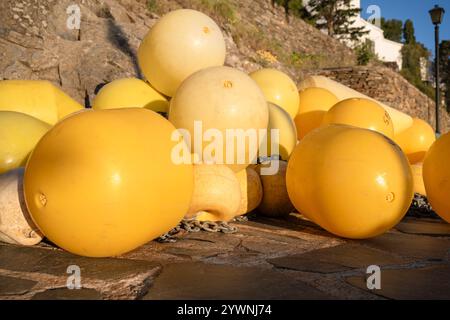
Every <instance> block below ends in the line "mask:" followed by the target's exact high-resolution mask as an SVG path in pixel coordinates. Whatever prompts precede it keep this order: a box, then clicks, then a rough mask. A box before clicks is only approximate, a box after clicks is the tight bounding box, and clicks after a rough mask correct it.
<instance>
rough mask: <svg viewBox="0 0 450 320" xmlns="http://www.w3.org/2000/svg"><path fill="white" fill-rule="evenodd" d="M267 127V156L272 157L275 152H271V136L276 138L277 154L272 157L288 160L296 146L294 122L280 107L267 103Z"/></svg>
mask: <svg viewBox="0 0 450 320" xmlns="http://www.w3.org/2000/svg"><path fill="white" fill-rule="evenodd" d="M268 105H269V126H268V132H267V137H268V138H267V155H268V156H272V153H274V152H275V151H274V150H272V141H273V143H274V144H275V141H274V140H273V139H272V136H273V135H274V134H275V132H273V131H271V130H277V131H276V134H277V135H274V136H276V137H278V143H277V144H278V152H277V153H275V154H273V155H279V156H280V157H281V159H283V160H288V159H289V156H290V154H291V153H292V150H294V148H295V146H296V145H297V129H296V128H295V123H294V120H292V118H291V117H290V116H289V114H288V113H287V112H286V111H285V110H284V109H283V108H281V107H279V106H277V105H275V104H273V103H271V102H269V103H268Z"/></svg>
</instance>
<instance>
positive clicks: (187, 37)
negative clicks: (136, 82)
mask: <svg viewBox="0 0 450 320" xmlns="http://www.w3.org/2000/svg"><path fill="white" fill-rule="evenodd" d="M225 51H226V48H225V40H224V38H223V35H222V31H221V30H220V28H219V26H218V25H217V24H216V23H215V22H214V21H213V20H212V19H211V18H210V17H208V16H207V15H205V14H203V13H201V12H199V11H195V10H190V9H180V10H175V11H172V12H169V13H168V14H166V15H165V16H163V17H162V18H161V19H159V20H158V22H157V23H156V24H155V25H154V26H153V27H152V29H151V30H150V31H149V33H148V34H147V35H146V36H145V38H144V40H143V42H142V44H141V46H140V47H139V51H138V59H139V65H140V66H141V69H142V72H143V73H144V75H145V77H146V78H147V80H148V81H149V82H150V83H151V84H152V86H154V87H155V88H156V89H157V90H158V91H159V92H162V93H163V94H165V95H167V96H170V97H172V96H173V95H174V94H175V91H176V90H177V88H178V86H179V85H180V84H181V82H182V81H183V80H185V79H186V78H187V77H189V76H190V75H191V74H193V73H194V72H196V71H199V70H201V69H204V68H208V67H214V66H222V65H223V64H224V62H225Z"/></svg>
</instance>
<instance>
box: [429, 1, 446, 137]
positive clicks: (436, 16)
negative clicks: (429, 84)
mask: <svg viewBox="0 0 450 320" xmlns="http://www.w3.org/2000/svg"><path fill="white" fill-rule="evenodd" d="M429 12H430V17H431V21H432V22H433V24H434V37H435V45H436V51H435V52H436V53H435V64H434V65H435V68H436V70H435V77H436V135H438V136H439V135H440V134H441V125H440V122H439V107H440V105H441V91H440V87H441V86H440V82H441V81H440V78H439V77H440V75H439V68H440V66H439V60H440V58H439V25H440V24H441V23H442V18H443V17H444V13H445V10H444V8H441V7H439V6H438V5H435V6H434V8H433V9H431V10H430V11H429Z"/></svg>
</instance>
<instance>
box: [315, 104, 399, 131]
mask: <svg viewBox="0 0 450 320" xmlns="http://www.w3.org/2000/svg"><path fill="white" fill-rule="evenodd" d="M330 123H334V124H346V125H351V126H355V127H360V128H365V129H370V130H373V131H377V132H379V133H382V134H384V135H385V136H386V137H388V138H390V139H393V138H394V126H393V124H392V120H391V117H390V116H389V113H387V111H386V110H384V109H383V107H381V106H380V105H379V104H378V103H376V102H375V101H372V100H369V99H364V98H351V99H347V100H343V101H341V102H339V103H337V104H336V105H334V106H333V107H332V108H331V109H330V110H329V111H328V112H327V113H326V114H325V116H324V118H323V124H324V125H326V124H330Z"/></svg>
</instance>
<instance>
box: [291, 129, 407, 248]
mask: <svg viewBox="0 0 450 320" xmlns="http://www.w3.org/2000/svg"><path fill="white" fill-rule="evenodd" d="M286 183H287V190H288V193H289V197H290V199H291V201H292V203H293V204H294V206H295V207H296V208H297V210H299V212H301V213H303V214H305V215H306V217H311V219H312V220H313V221H314V222H316V223H317V224H319V225H320V226H321V227H323V228H324V229H326V230H328V231H329V232H331V233H333V234H336V235H338V236H341V237H345V238H352V239H363V238H370V237H375V236H377V235H380V234H382V233H384V232H386V231H388V230H389V229H390V228H392V227H393V226H395V225H396V224H397V223H398V222H399V221H400V220H401V219H402V218H403V216H404V215H405V213H406V212H407V210H408V208H409V205H410V204H411V200H412V198H413V179H412V174H411V169H410V166H409V163H408V159H407V158H406V156H405V155H404V154H403V152H402V151H401V150H400V148H399V147H398V146H397V145H396V144H395V143H393V142H392V141H391V140H390V139H388V138H387V137H385V136H384V135H382V134H379V133H377V132H374V131H371V130H367V129H362V128H357V127H352V126H346V125H329V126H326V127H323V128H320V129H317V130H315V131H313V132H311V133H310V134H308V135H307V136H306V137H305V138H304V139H303V140H302V141H301V142H300V143H299V144H298V145H297V147H296V148H295V149H294V152H293V153H292V155H291V158H290V160H289V163H288V169H287V173H286Z"/></svg>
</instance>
